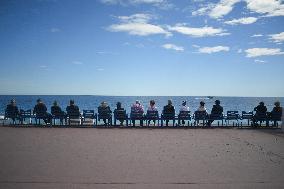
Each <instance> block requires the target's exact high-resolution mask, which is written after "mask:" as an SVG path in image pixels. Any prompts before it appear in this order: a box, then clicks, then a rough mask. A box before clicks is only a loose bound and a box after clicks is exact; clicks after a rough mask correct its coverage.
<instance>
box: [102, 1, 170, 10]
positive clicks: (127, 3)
mask: <svg viewBox="0 0 284 189" xmlns="http://www.w3.org/2000/svg"><path fill="white" fill-rule="evenodd" d="M100 1H101V2H102V3H104V4H109V5H122V6H131V5H132V6H133V5H134V6H135V5H140V4H148V5H153V6H156V7H158V8H160V9H170V8H173V7H174V5H173V4H171V3H169V2H168V1H167V0H100Z"/></svg>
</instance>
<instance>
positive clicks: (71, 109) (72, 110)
mask: <svg viewBox="0 0 284 189" xmlns="http://www.w3.org/2000/svg"><path fill="white" fill-rule="evenodd" d="M66 113H67V115H72V116H78V118H79V117H80V110H79V107H78V106H77V105H75V102H74V100H70V102H69V106H67V107H66Z"/></svg>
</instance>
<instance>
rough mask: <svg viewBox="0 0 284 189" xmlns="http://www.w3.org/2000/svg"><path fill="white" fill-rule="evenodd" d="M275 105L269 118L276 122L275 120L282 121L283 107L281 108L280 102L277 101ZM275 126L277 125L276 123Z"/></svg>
mask: <svg viewBox="0 0 284 189" xmlns="http://www.w3.org/2000/svg"><path fill="white" fill-rule="evenodd" d="M274 105H275V106H274V107H273V109H272V111H271V112H270V114H269V117H270V118H273V119H274V120H275V119H277V120H281V116H282V113H283V112H282V107H281V106H280V102H279V101H277V102H275V103H274ZM272 116H273V117H272ZM278 116H279V117H278ZM274 125H276V121H274Z"/></svg>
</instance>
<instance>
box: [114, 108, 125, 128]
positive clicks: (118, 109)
mask: <svg viewBox="0 0 284 189" xmlns="http://www.w3.org/2000/svg"><path fill="white" fill-rule="evenodd" d="M117 111H124V108H122V106H121V102H117V103H116V109H115V110H114V112H117ZM119 122H120V125H123V122H124V119H120V120H119Z"/></svg>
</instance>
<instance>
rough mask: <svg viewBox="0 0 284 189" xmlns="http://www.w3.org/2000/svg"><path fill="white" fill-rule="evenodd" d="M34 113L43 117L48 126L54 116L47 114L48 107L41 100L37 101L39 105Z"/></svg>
mask: <svg viewBox="0 0 284 189" xmlns="http://www.w3.org/2000/svg"><path fill="white" fill-rule="evenodd" d="M33 113H34V114H36V116H38V117H42V118H43V120H44V122H45V123H46V124H50V123H51V119H52V115H51V114H49V113H47V108H46V105H45V104H44V103H43V101H42V100H41V99H37V104H36V105H35V107H34V110H33Z"/></svg>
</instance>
